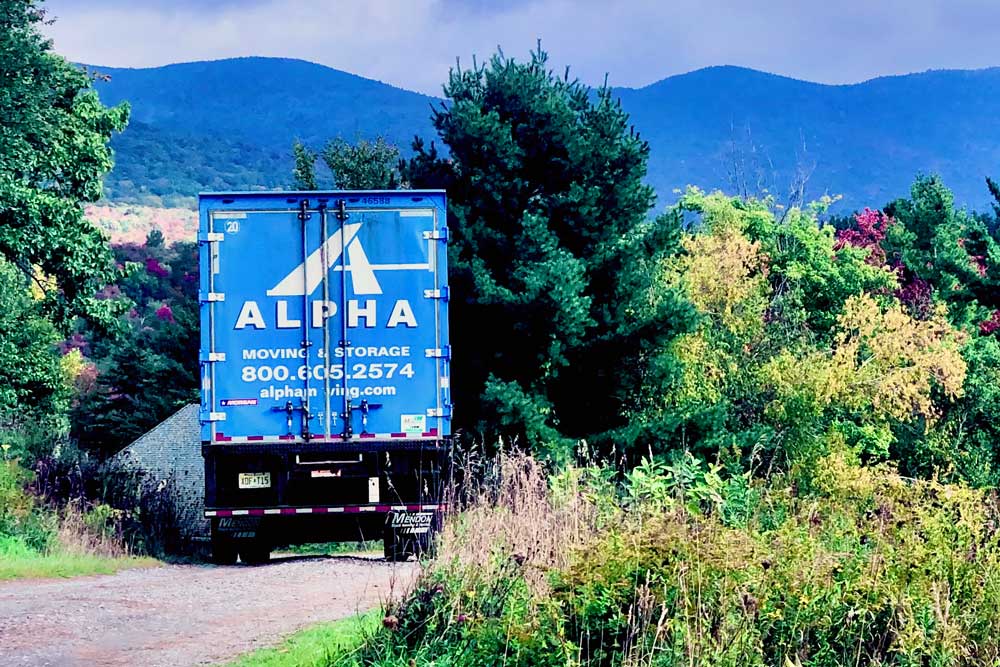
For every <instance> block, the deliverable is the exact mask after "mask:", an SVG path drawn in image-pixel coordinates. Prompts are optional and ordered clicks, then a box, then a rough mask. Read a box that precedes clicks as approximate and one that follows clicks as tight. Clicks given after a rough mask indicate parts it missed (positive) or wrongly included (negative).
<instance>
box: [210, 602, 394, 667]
mask: <svg viewBox="0 0 1000 667" xmlns="http://www.w3.org/2000/svg"><path fill="white" fill-rule="evenodd" d="M380 612H381V610H380V609H373V610H372V611H369V612H367V613H364V614H359V615H356V616H348V617H347V618H342V619H340V620H338V621H333V622H332V623H321V624H319V625H316V626H313V627H311V628H307V629H305V630H301V631H299V632H296V633H295V634H293V635H292V636H291V637H289V638H287V639H285V640H284V641H283V642H282V644H281V645H280V646H277V647H274V648H262V649H258V650H256V651H253V652H252V653H248V654H247V655H244V656H242V657H240V658H237V659H236V660H233V661H232V662H229V663H226V665H225V667H326V665H329V664H336V663H338V662H340V661H341V660H349V659H350V657H351V655H352V653H353V652H354V650H355V649H357V647H358V645H360V644H361V642H362V640H363V638H364V637H365V636H367V635H370V634H371V633H372V632H374V630H375V629H376V628H377V627H378V625H379V623H380V621H381V619H382V615H381V613H380Z"/></svg>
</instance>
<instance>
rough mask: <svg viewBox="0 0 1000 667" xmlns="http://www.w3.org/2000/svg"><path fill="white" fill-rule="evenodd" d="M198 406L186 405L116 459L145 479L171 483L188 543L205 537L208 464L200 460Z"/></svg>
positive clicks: (129, 446) (183, 532)
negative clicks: (206, 474) (206, 471)
mask: <svg viewBox="0 0 1000 667" xmlns="http://www.w3.org/2000/svg"><path fill="white" fill-rule="evenodd" d="M198 410H199V406H198V404H192V405H186V406H184V407H183V408H181V409H180V410H178V411H177V412H175V413H174V414H172V415H171V416H169V417H167V418H166V419H165V420H163V421H162V422H160V423H159V424H158V425H157V426H155V427H154V428H153V429H152V430H150V431H149V432H148V433H146V434H145V435H143V436H141V437H140V438H138V439H136V440H135V441H134V442H133V443H132V444H130V445H128V446H127V447H125V448H124V449H122V451H120V452H119V453H118V454H116V455H115V456H114V458H113V461H114V462H115V463H119V464H121V465H123V466H126V467H129V468H131V469H133V470H138V471H141V472H142V473H143V475H144V476H145V477H146V479H151V480H154V481H157V482H160V481H169V482H170V488H171V489H172V495H173V503H174V509H175V511H176V513H177V516H178V517H179V519H180V523H181V526H180V527H181V532H182V534H183V537H185V538H186V539H189V540H190V539H196V538H199V537H205V536H207V535H208V532H209V524H208V520H207V519H205V518H204V498H205V464H204V462H203V459H202V456H201V431H200V425H199V423H198Z"/></svg>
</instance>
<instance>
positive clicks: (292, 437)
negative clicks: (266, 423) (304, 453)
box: [278, 435, 295, 440]
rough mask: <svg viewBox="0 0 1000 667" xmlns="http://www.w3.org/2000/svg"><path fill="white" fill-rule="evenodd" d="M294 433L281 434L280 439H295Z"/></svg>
mask: <svg viewBox="0 0 1000 667" xmlns="http://www.w3.org/2000/svg"><path fill="white" fill-rule="evenodd" d="M294 439H295V436H294V435H279V436H278V440H294Z"/></svg>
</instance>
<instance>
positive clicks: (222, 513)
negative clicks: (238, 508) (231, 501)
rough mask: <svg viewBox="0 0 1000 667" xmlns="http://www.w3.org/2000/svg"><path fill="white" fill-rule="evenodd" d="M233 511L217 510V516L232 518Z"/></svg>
mask: <svg viewBox="0 0 1000 667" xmlns="http://www.w3.org/2000/svg"><path fill="white" fill-rule="evenodd" d="M232 515H233V511H232V510H216V512H215V516H232Z"/></svg>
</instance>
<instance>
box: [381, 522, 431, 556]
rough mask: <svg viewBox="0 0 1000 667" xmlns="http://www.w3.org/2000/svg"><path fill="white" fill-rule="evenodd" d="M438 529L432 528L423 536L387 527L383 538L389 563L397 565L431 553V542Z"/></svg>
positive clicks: (383, 545)
mask: <svg viewBox="0 0 1000 667" xmlns="http://www.w3.org/2000/svg"><path fill="white" fill-rule="evenodd" d="M435 528H436V527H432V528H431V529H430V530H428V531H427V532H425V533H423V534H421V535H414V534H412V533H404V532H402V531H401V530H399V529H397V528H392V527H390V526H386V527H385V532H384V533H383V537H382V550H383V552H384V554H385V559H386V560H387V561H390V562H393V563H396V562H401V561H405V560H409V558H410V556H416V557H418V558H419V557H420V556H422V555H423V554H425V553H427V552H428V551H430V548H431V541H432V539H433V536H434V533H435V532H436V529H435Z"/></svg>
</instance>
